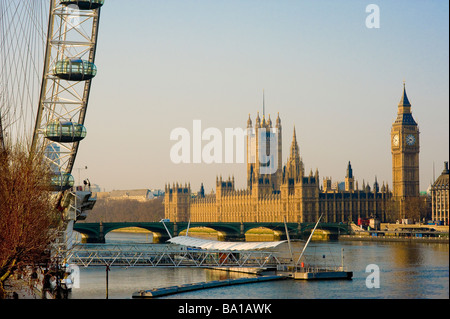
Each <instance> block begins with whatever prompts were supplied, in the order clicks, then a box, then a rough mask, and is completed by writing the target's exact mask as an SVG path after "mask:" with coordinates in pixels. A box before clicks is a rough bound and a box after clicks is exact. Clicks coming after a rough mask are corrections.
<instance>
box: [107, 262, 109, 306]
mask: <svg viewBox="0 0 450 319" xmlns="http://www.w3.org/2000/svg"><path fill="white" fill-rule="evenodd" d="M108 272H109V265H106V299H108Z"/></svg>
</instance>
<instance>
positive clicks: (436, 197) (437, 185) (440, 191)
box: [431, 162, 449, 225]
mask: <svg viewBox="0 0 450 319" xmlns="http://www.w3.org/2000/svg"><path fill="white" fill-rule="evenodd" d="M448 188H449V171H448V162H445V163H444V170H443V171H442V173H441V176H439V177H438V178H437V180H436V181H435V182H434V183H433V185H432V186H431V214H432V219H433V221H442V222H444V224H445V225H448V207H449V192H448Z"/></svg>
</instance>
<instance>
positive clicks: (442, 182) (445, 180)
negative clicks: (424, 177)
mask: <svg viewBox="0 0 450 319" xmlns="http://www.w3.org/2000/svg"><path fill="white" fill-rule="evenodd" d="M448 184H449V170H448V162H444V170H443V171H442V173H441V176H439V177H438V178H437V180H436V181H435V182H434V184H433V187H445V186H447V187H448Z"/></svg>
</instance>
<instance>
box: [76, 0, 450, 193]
mask: <svg viewBox="0 0 450 319" xmlns="http://www.w3.org/2000/svg"><path fill="white" fill-rule="evenodd" d="M372 3H373V4H376V5H377V6H378V8H379V18H380V20H379V21H380V24H379V28H367V26H366V18H367V17H368V16H369V15H370V14H372V12H369V13H368V12H366V7H367V6H368V5H369V4H372ZM448 6H449V4H448V2H447V1H443V0H433V1H425V0H421V1H411V0H408V1H401V0H397V1H381V0H370V1H359V0H358V1H349V0H345V1H335V0H333V1H325V0H322V1H312V0H311V1H306V0H304V1H303V0H280V1H274V0H239V1H238V0H226V1H225V0H220V1H219V0H197V1H194V0H164V1H162V0H151V1H149V0H135V1H126V2H124V1H119V0H107V1H105V5H104V6H103V7H102V9H101V19H100V32H99V38H98V47H97V54H96V61H95V62H96V65H97V68H98V74H97V76H96V77H95V78H94V80H93V82H92V88H91V93H90V100H89V106H88V110H87V118H86V122H85V126H86V128H87V131H88V135H87V137H86V138H85V140H83V141H82V142H81V144H80V148H79V151H78V155H77V159H76V162H75V169H74V170H73V175H74V177H75V179H76V181H78V180H79V179H84V178H89V180H90V181H91V183H93V184H98V185H99V186H100V187H101V189H102V191H103V190H104V191H110V190H113V189H139V188H150V189H151V188H160V189H164V186H165V184H166V183H170V184H172V183H176V182H179V183H183V184H184V183H189V182H190V185H191V188H192V190H193V191H197V190H198V189H199V188H200V183H203V184H204V186H205V191H207V192H210V191H211V190H213V189H215V180H216V176H217V175H219V176H220V175H221V176H222V177H224V178H228V176H232V175H234V176H235V180H236V187H237V188H238V189H243V188H245V187H246V164H245V163H244V164H242V163H234V164H228V163H226V164H225V163H220V164H206V163H181V164H176V163H173V162H172V161H171V158H170V150H171V148H172V147H173V146H174V145H175V143H176V141H172V140H170V133H171V131H172V130H174V129H176V128H185V129H187V130H188V131H189V132H193V121H194V120H201V125H202V129H206V128H208V127H214V128H218V129H219V130H220V131H221V132H225V128H237V127H241V128H245V127H246V125H247V119H248V116H249V114H250V116H251V118H252V120H253V122H254V121H255V117H256V114H257V112H260V114H262V104H263V103H262V100H263V90H264V95H265V113H266V116H268V115H269V114H270V116H271V119H272V121H273V122H275V119H276V116H277V113H279V115H280V118H281V124H282V130H283V136H282V138H283V162H284V163H285V162H286V160H287V158H288V156H289V148H290V145H291V141H292V134H293V128H294V125H295V130H296V136H297V141H298V144H299V148H300V155H301V157H302V158H303V162H304V165H305V170H306V173H309V171H310V170H312V171H315V170H316V169H318V171H319V175H320V179H321V180H322V178H323V177H326V176H327V177H331V178H332V180H333V181H343V180H344V177H345V173H346V168H347V164H348V162H349V161H351V164H352V167H353V174H354V176H355V179H356V180H358V182H359V185H360V186H361V185H362V182H363V181H365V183H370V185H371V186H372V184H373V182H374V180H375V177H376V178H377V180H378V182H379V183H380V184H381V183H382V182H385V183H387V184H389V186H390V187H391V188H392V166H391V165H392V157H391V151H390V145H391V144H390V130H391V125H392V123H393V121H394V120H395V118H396V115H397V105H398V102H399V101H400V98H401V95H402V90H403V81H405V83H406V91H407V94H408V98H409V101H410V102H411V104H412V114H413V117H414V119H415V120H416V122H417V123H418V124H419V130H420V189H421V191H424V190H426V189H427V187H428V186H429V184H430V182H432V179H433V165H434V167H435V169H434V172H435V177H436V178H437V177H438V176H439V175H440V173H441V172H442V169H443V165H444V164H443V163H444V161H448V157H449V146H448V145H449V71H448V70H449V8H448ZM191 138H192V135H191ZM206 143H207V142H205V141H203V142H202V146H205V144H206ZM284 163H283V164H284ZM86 166H87V169H84V167H86Z"/></svg>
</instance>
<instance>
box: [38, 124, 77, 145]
mask: <svg viewBox="0 0 450 319" xmlns="http://www.w3.org/2000/svg"><path fill="white" fill-rule="evenodd" d="M44 136H45V137H46V138H47V139H49V140H50V141H53V142H60V143H73V142H79V141H81V140H82V139H84V138H85V137H86V128H85V127H84V126H83V125H81V124H77V123H73V122H61V121H59V120H56V121H53V122H50V123H49V124H48V125H47V127H46V128H45V131H44Z"/></svg>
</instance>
